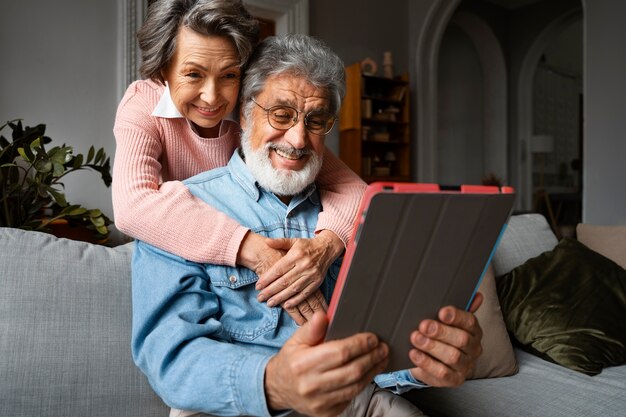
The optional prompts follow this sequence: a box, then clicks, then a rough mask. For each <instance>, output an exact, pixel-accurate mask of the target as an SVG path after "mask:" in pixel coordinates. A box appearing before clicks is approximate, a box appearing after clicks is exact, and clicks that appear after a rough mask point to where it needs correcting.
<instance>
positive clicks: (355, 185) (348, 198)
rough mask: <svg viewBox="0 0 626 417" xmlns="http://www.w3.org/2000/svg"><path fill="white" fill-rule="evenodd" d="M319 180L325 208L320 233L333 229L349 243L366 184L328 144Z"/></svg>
mask: <svg viewBox="0 0 626 417" xmlns="http://www.w3.org/2000/svg"><path fill="white" fill-rule="evenodd" d="M317 184H318V186H319V190H320V196H321V200H322V207H323V211H322V212H321V213H320V214H319V218H318V221H317V229H316V233H318V232H320V231H321V230H324V229H328V230H331V231H332V232H334V233H335V234H336V235H337V236H339V238H340V239H341V240H342V241H343V243H344V245H346V244H347V243H348V240H350V237H351V236H352V229H353V227H354V222H355V219H356V215H357V212H358V210H359V205H360V204H361V199H362V197H363V193H364V191H365V188H366V184H365V182H363V180H362V179H361V178H360V177H359V176H358V175H356V174H355V173H354V172H353V171H352V170H351V169H350V168H348V166H347V165H346V164H344V163H343V162H342V161H341V160H339V159H338V158H337V157H336V156H335V155H333V153H332V152H331V151H330V150H328V148H326V150H325V152H324V163H323V165H322V169H321V170H320V173H319V175H318V177H317Z"/></svg>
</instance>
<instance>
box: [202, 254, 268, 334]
mask: <svg viewBox="0 0 626 417" xmlns="http://www.w3.org/2000/svg"><path fill="white" fill-rule="evenodd" d="M207 273H208V276H209V278H210V281H211V284H210V288H211V291H212V292H213V293H214V294H215V295H216V296H217V298H218V302H219V309H218V313H217V317H216V318H217V319H218V320H219V321H220V323H221V324H222V326H223V327H224V330H226V332H227V333H228V334H229V335H230V337H231V338H232V339H233V340H236V341H240V342H251V341H253V340H255V339H257V338H258V337H259V336H261V335H263V334H265V333H268V332H273V331H275V330H276V327H277V326H278V318H279V316H280V307H275V308H270V307H268V306H267V304H266V303H261V302H259V301H258V300H257V299H256V297H257V295H258V293H259V292H258V291H257V290H256V289H255V288H254V284H255V283H256V282H257V281H258V276H257V275H256V274H255V273H254V272H252V271H250V270H249V269H246V268H231V267H224V266H209V267H207Z"/></svg>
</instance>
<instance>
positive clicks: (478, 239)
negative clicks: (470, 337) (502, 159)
mask: <svg viewBox="0 0 626 417" xmlns="http://www.w3.org/2000/svg"><path fill="white" fill-rule="evenodd" d="M514 198H515V194H514V191H513V189H512V188H511V187H502V188H500V187H496V186H473V185H466V186H460V187H447V188H446V187H441V186H439V185H437V184H416V183H373V184H370V185H369V186H368V188H367V190H366V193H365V195H364V198H363V201H362V203H361V208H360V211H359V215H358V216H357V220H356V225H355V231H354V232H353V237H352V239H351V241H350V242H349V244H348V246H347V248H346V254H345V257H344V261H343V264H342V267H341V270H340V272H339V276H338V280H337V284H336V287H335V291H334V293H333V296H332V299H331V302H330V305H329V309H328V317H329V320H330V325H329V328H328V331H327V334H326V340H333V339H339V338H344V337H348V336H351V335H353V334H356V333H359V332H364V331H370V332H373V333H375V334H377V335H378V336H379V337H380V338H381V339H382V340H384V341H385V342H386V343H387V344H388V345H389V347H390V360H389V365H388V367H387V371H395V370H400V369H407V368H411V367H413V366H414V365H413V363H412V362H411V361H410V359H409V357H408V352H409V350H410V349H411V348H412V346H411V344H410V341H409V337H410V334H411V332H412V331H413V330H414V329H416V328H417V326H418V324H419V323H420V321H421V320H423V319H426V318H433V319H434V318H436V317H437V312H438V311H439V309H440V308H441V307H443V306H445V305H454V306H456V307H459V308H461V309H467V308H469V306H470V304H471V301H472V299H473V296H474V294H475V292H476V289H477V288H478V285H479V284H480V280H481V278H482V276H483V275H484V273H485V271H486V270H487V266H488V264H489V261H490V260H491V257H492V256H493V253H494V252H495V249H496V246H497V243H498V242H499V239H500V237H501V235H502V233H503V232H504V229H505V227H506V223H507V221H508V218H509V216H510V213H511V210H512V206H513V201H514Z"/></svg>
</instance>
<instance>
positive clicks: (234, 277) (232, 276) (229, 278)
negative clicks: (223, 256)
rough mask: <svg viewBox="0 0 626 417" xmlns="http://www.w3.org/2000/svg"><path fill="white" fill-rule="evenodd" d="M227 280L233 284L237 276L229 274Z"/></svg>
mask: <svg viewBox="0 0 626 417" xmlns="http://www.w3.org/2000/svg"><path fill="white" fill-rule="evenodd" d="M228 280H229V281H230V282H231V283H233V284H234V283H235V282H237V277H236V276H234V275H231V276H229V277H228Z"/></svg>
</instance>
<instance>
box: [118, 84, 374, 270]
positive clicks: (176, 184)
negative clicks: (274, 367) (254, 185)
mask: <svg viewBox="0 0 626 417" xmlns="http://www.w3.org/2000/svg"><path fill="white" fill-rule="evenodd" d="M164 90H165V87H164V86H162V85H159V84H157V83H155V82H152V81H147V80H144V81H136V82H134V83H133V84H131V85H130V86H129V87H128V89H127V91H126V94H125V95H124V97H123V98H122V101H121V102H120V105H119V107H118V110H117V115H116V118H115V126H114V128H113V132H114V134H115V139H116V142H117V149H116V152H115V163H114V166H113V190H112V193H113V210H114V213H115V225H116V226H117V228H118V229H120V230H121V231H122V232H124V233H126V234H128V235H130V236H132V237H134V238H137V239H140V240H143V241H145V242H148V243H150V244H152V245H154V246H157V247H159V248H162V249H164V250H167V251H169V252H172V253H174V254H176V255H179V256H181V257H183V258H185V259H189V260H191V261H194V262H207V263H215V264H222V265H231V266H234V265H235V261H236V258H237V252H238V250H239V246H240V245H241V241H242V240H243V238H244V236H245V234H246V232H247V231H248V229H247V228H246V227H243V226H241V225H240V224H238V223H237V222H235V221H234V220H232V219H231V218H230V217H228V216H226V215H225V214H223V213H221V212H219V211H218V210H216V209H214V208H213V207H211V206H209V205H208V204H206V203H205V202H203V201H201V200H199V199H197V198H196V197H194V196H193V195H192V194H191V193H190V192H189V191H188V189H187V187H186V186H185V185H184V184H183V183H182V182H181V181H182V180H184V179H187V178H189V177H191V176H193V175H196V174H199V173H201V172H204V171H206V170H209V169H213V168H216V167H220V166H224V165H226V164H227V163H228V161H229V160H230V157H231V155H232V154H233V152H234V150H235V149H236V148H237V146H238V145H239V125H238V124H237V123H235V122H233V121H230V120H224V121H223V122H222V126H221V129H220V136H219V137H216V138H209V139H207V138H202V137H200V136H198V135H197V134H196V133H195V131H194V130H193V129H192V128H191V127H190V125H189V123H188V122H187V120H186V119H184V118H181V117H179V118H163V117H157V116H153V115H152V112H153V110H154V108H155V107H156V105H157V103H158V102H159V100H160V98H161V95H162V94H163V91H164ZM317 183H318V187H319V189H320V195H321V199H322V205H323V207H324V211H323V212H322V213H320V215H319V219H318V224H317V231H320V230H323V229H329V230H332V231H333V232H335V233H336V234H337V235H338V236H339V237H340V238H341V239H342V240H343V242H344V243H346V242H347V240H348V239H349V237H350V235H351V233H352V227H353V223H354V219H355V216H356V212H357V210H358V206H359V203H360V201H361V197H362V195H363V191H364V189H365V183H364V182H363V181H362V180H361V179H360V178H359V177H358V176H357V175H356V174H355V173H354V172H352V171H351V170H350V169H349V168H348V167H347V166H346V165H345V164H344V163H343V162H341V161H340V160H339V159H337V157H335V156H334V155H333V154H332V153H331V152H330V151H329V150H328V149H326V151H325V154H324V164H323V166H322V170H321V172H320V174H319V176H318V181H317Z"/></svg>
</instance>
